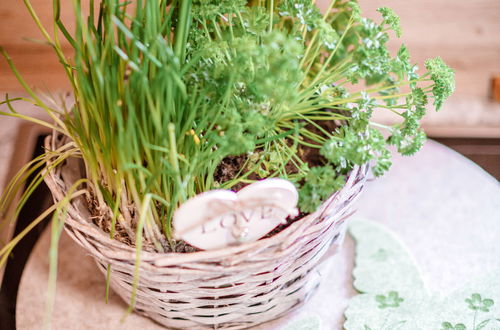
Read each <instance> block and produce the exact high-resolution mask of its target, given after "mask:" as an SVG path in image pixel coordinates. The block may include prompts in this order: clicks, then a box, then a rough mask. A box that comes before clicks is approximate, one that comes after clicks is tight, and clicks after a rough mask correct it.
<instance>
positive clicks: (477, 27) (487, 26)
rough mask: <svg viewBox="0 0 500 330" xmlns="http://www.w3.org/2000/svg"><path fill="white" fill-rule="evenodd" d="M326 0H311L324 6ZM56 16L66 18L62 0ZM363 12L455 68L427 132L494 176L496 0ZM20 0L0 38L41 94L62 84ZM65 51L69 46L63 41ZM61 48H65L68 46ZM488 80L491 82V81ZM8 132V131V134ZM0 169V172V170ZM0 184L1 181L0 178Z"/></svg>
mask: <svg viewBox="0 0 500 330" xmlns="http://www.w3.org/2000/svg"><path fill="white" fill-rule="evenodd" d="M31 2H32V4H33V6H34V7H35V9H36V10H37V12H38V13H39V16H40V20H41V22H42V23H44V24H45V26H47V27H49V26H50V21H51V17H52V1H49V0H31ZM328 3H329V0H318V1H317V4H318V6H320V7H325V6H326V5H327V4H328ZM66 4H67V5H66V7H65V8H63V10H62V16H63V17H67V18H70V17H71V5H70V1H68V2H66ZM360 5H361V8H362V10H363V14H364V15H366V16H368V17H371V18H374V19H377V20H378V19H379V17H378V13H377V12H376V9H377V8H378V7H381V6H388V7H391V8H393V9H394V10H395V12H396V13H398V14H399V15H400V17H401V25H402V28H403V36H402V37H401V38H400V39H396V40H393V41H391V48H392V49H393V50H396V49H398V48H399V46H400V44H401V43H404V44H406V45H407V47H408V48H409V50H410V53H411V54H412V56H413V61H414V62H416V63H419V64H420V65H419V66H420V67H423V62H424V61H425V59H426V58H429V57H435V56H441V57H442V58H443V59H444V60H445V61H446V62H447V63H448V64H449V65H450V66H451V67H452V68H454V69H455V71H456V79H457V88H456V92H455V94H454V95H453V96H452V97H451V99H450V100H449V101H448V102H447V103H446V104H445V106H444V108H443V109H442V110H441V111H440V112H439V113H431V112H429V116H428V117H427V118H426V119H425V122H424V127H425V129H426V131H427V133H428V135H429V136H431V137H432V138H435V139H437V140H438V141H440V142H443V143H445V144H447V145H449V146H450V147H452V148H454V149H455V150H457V151H459V152H461V153H462V154H464V155H466V156H467V157H469V158H471V159H472V160H474V161H475V162H477V163H478V164H480V165H481V166H483V168H485V169H486V170H488V171H489V172H490V173H491V174H492V175H494V176H496V177H497V178H500V1H499V0H474V1H468V0H414V1H402V0H360ZM41 39H42V35H41V33H40V32H39V31H38V30H37V28H36V25H35V23H34V22H33V20H32V19H31V17H30V16H29V14H28V12H27V10H26V9H25V7H24V5H23V3H22V1H20V0H2V1H1V2H0V45H1V46H2V47H4V48H5V50H7V52H8V53H9V55H10V56H11V57H12V59H13V61H14V62H15V64H16V66H17V67H18V69H19V72H20V73H21V74H22V75H23V76H24V77H25V79H26V81H27V82H28V84H29V85H30V86H33V87H36V89H37V90H39V91H41V92H45V93H50V94H55V95H57V94H58V93H65V92H67V91H69V84H68V83H67V81H66V79H65V76H64V73H63V71H62V70H61V66H60V65H59V63H58V61H57V59H56V57H55V55H54V54H53V53H52V51H51V49H50V48H49V47H48V46H47V45H45V44H43V43H41V42H40V41H39V40H41ZM67 48H68V50H69V47H67ZM68 54H69V52H68ZM495 82H496V83H495ZM6 92H8V93H9V94H10V95H16V94H19V93H22V87H21V85H20V84H19V83H18V82H17V81H16V79H15V76H14V75H13V74H12V73H11V72H10V70H9V68H8V67H7V65H6V62H5V61H4V60H3V59H2V60H0V93H2V94H4V93H6ZM16 125H18V123H17V121H15V120H14V121H12V120H8V119H4V118H1V119H0V144H1V145H4V148H7V150H6V149H4V148H3V149H2V151H7V152H2V153H1V156H0V162H1V163H3V161H4V160H6V159H5V158H6V157H10V156H9V155H10V151H11V150H8V149H9V148H10V149H12V148H13V146H10V147H9V146H7V145H5V144H7V142H8V141H11V140H12V139H13V138H15V137H14V135H13V134H15V127H16ZM9 132H10V133H9ZM1 174H2V173H1V172H0V177H3V176H2V175H1ZM0 184H1V182H0Z"/></svg>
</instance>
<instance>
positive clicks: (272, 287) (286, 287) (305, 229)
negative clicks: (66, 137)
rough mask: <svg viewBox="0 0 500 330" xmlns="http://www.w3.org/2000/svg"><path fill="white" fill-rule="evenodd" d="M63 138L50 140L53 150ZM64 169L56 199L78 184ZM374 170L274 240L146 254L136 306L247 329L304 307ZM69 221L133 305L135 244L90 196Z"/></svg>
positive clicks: (355, 177) (190, 324) (175, 323)
mask: <svg viewBox="0 0 500 330" xmlns="http://www.w3.org/2000/svg"><path fill="white" fill-rule="evenodd" d="M56 143H57V141H55V139H48V140H47V141H46V147H47V148H48V149H53V148H54V147H55V144H56ZM64 171H65V167H64V166H61V167H58V168H56V169H55V170H53V171H52V172H50V173H48V175H47V176H46V179H45V180H46V183H47V185H48V186H49V188H50V190H51V191H52V195H53V197H54V200H55V201H56V202H57V201H60V200H61V199H62V198H63V196H64V195H65V193H66V191H67V189H68V187H70V186H71V184H72V182H69V181H72V180H71V179H68V177H69V176H68V175H64ZM367 171H368V165H365V166H362V167H356V168H355V169H354V170H353V171H352V172H351V173H350V175H349V177H348V180H347V184H346V185H345V187H344V188H342V189H341V190H340V191H337V192H335V193H334V194H333V195H332V196H331V197H330V198H329V199H328V200H327V201H325V202H324V203H323V204H322V205H321V206H320V207H319V208H318V210H317V211H316V212H314V213H312V214H309V215H307V216H305V217H304V218H302V219H300V220H298V221H296V222H294V223H292V224H291V225H290V226H289V227H287V228H285V229H284V230H282V231H281V232H279V233H277V234H276V235H274V236H271V237H269V238H264V239H261V240H259V241H256V242H251V243H245V244H242V245H239V246H236V247H230V248H225V249H220V250H213V251H201V252H193V253H152V252H146V251H143V252H142V253H141V262H140V276H139V277H140V278H139V284H138V288H137V303H136V305H135V309H136V311H137V312H139V313H142V314H145V315H147V316H148V317H150V318H152V319H154V320H155V321H157V322H158V323H160V324H162V325H164V326H167V327H169V328H181V329H193V330H194V329H243V328H247V327H251V326H254V325H257V324H259V323H263V322H267V321H270V320H273V319H275V318H278V317H280V316H282V315H284V314H285V313H287V312H289V311H290V310H292V309H294V308H296V307H298V306H300V305H301V304H303V303H304V302H305V301H306V300H307V298H308V297H310V295H311V294H312V293H313V292H314V291H315V289H316V288H317V286H318V284H319V280H320V276H318V269H319V268H318V267H321V263H322V261H323V260H324V259H325V257H326V256H329V255H331V254H333V253H335V252H336V250H337V247H338V246H339V245H340V244H341V242H342V240H343V236H344V234H345V231H346V228H345V224H344V221H345V220H346V218H347V217H348V216H349V215H350V214H351V213H350V212H351V211H350V208H351V206H352V203H353V202H354V200H355V199H356V198H357V196H358V195H359V193H360V191H361V190H362V187H363V185H364V183H365V178H366V174H367ZM65 221H66V222H65V229H66V231H67V233H68V234H69V235H70V236H71V237H72V238H73V239H74V240H75V241H76V242H77V243H78V244H80V245H81V246H82V247H83V248H84V249H85V250H86V251H87V252H88V253H90V254H91V255H92V256H93V257H94V258H95V260H96V263H97V265H98V266H99V269H100V270H101V271H102V272H104V273H106V267H107V266H108V265H111V269H112V272H111V287H112V288H113V290H114V291H115V292H116V293H117V294H119V295H120V296H121V297H122V298H123V299H124V300H125V301H126V302H127V303H128V302H130V297H131V292H132V282H133V274H134V265H135V254H136V252H135V248H134V247H131V246H129V245H126V244H124V243H121V242H118V241H116V240H112V239H110V238H109V234H107V233H105V232H104V231H103V230H101V229H100V228H99V227H97V226H96V225H95V224H94V223H93V222H92V221H91V219H90V212H89V210H88V209H87V206H86V203H85V201H84V200H83V199H77V200H74V201H73V202H72V203H71V205H70V207H69V211H68V215H67V219H66V220H65Z"/></svg>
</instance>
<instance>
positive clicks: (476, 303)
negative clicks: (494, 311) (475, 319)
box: [465, 293, 495, 312]
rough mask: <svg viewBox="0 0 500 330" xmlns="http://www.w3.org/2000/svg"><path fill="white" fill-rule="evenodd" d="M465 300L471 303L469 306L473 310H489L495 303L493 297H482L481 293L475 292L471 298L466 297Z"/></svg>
mask: <svg viewBox="0 0 500 330" xmlns="http://www.w3.org/2000/svg"><path fill="white" fill-rule="evenodd" d="M465 302H466V303H467V304H469V308H470V309H472V310H473V311H477V310H479V311H482V312H489V311H490V307H491V306H493V305H494V304H495V302H494V301H493V300H492V299H481V295H480V294H479V293H474V294H472V296H471V297H470V298H467V299H465Z"/></svg>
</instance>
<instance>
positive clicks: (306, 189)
mask: <svg viewBox="0 0 500 330" xmlns="http://www.w3.org/2000/svg"><path fill="white" fill-rule="evenodd" d="M344 184H345V177H344V176H343V175H338V172H337V171H335V169H334V168H333V167H332V166H330V165H326V166H317V167H313V168H311V170H310V171H309V173H308V174H307V175H306V177H305V179H304V184H303V185H302V187H300V190H299V197H300V198H299V199H300V205H299V206H300V209H301V210H302V212H308V213H309V212H314V211H315V210H316V209H317V208H318V206H319V205H320V204H321V202H322V201H324V200H325V199H326V198H328V196H330V195H331V193H332V191H335V190H338V189H340V188H342V186H343V185H344Z"/></svg>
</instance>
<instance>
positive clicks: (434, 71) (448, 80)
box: [425, 57, 455, 110]
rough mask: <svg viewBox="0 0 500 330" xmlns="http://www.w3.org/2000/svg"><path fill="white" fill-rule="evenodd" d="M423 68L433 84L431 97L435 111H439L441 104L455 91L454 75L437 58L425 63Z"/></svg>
mask: <svg viewBox="0 0 500 330" xmlns="http://www.w3.org/2000/svg"><path fill="white" fill-rule="evenodd" d="M425 68H426V69H427V70H428V71H429V73H428V74H429V75H430V77H431V79H432V81H433V82H434V85H433V87H432V95H433V96H434V105H435V106H436V109H437V110H439V109H441V106H442V105H443V102H444V100H445V99H447V98H448V97H449V96H450V95H451V94H452V93H453V92H454V91H455V74H454V72H453V70H452V69H450V67H448V66H447V65H446V63H444V62H443V60H442V59H441V58H439V57H436V58H433V59H429V60H427V61H425Z"/></svg>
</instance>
